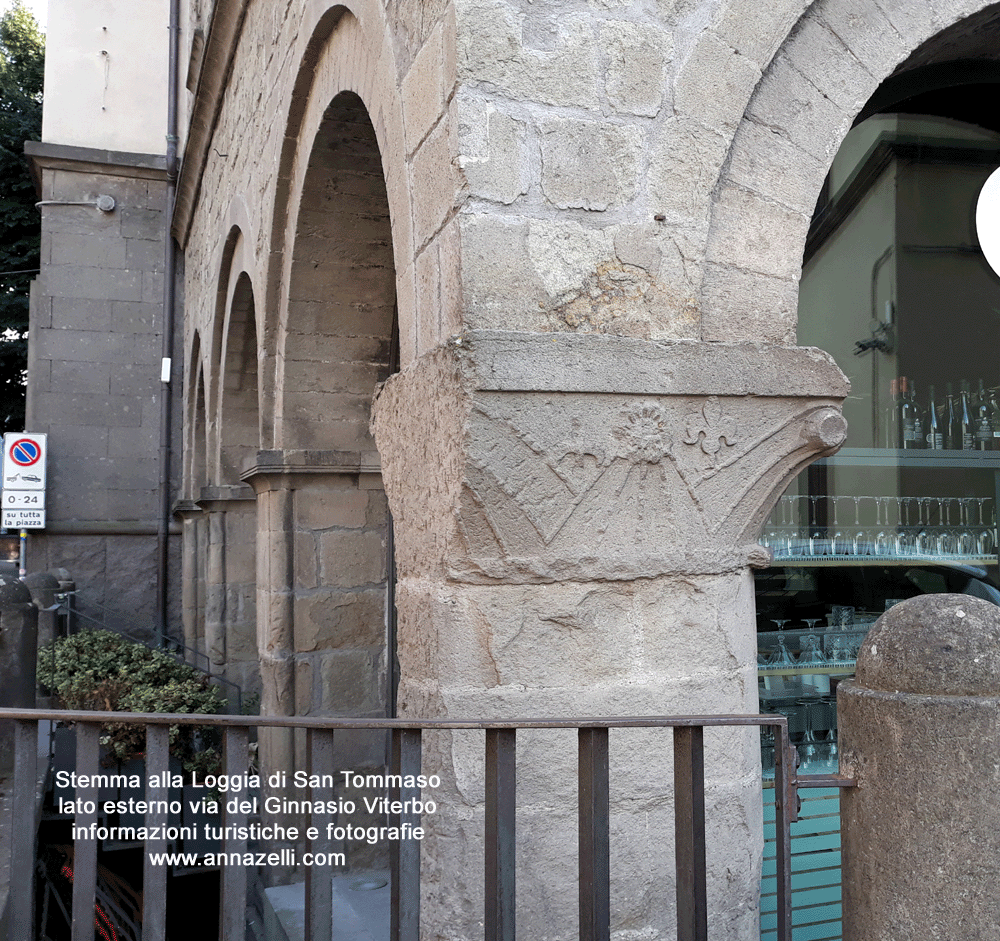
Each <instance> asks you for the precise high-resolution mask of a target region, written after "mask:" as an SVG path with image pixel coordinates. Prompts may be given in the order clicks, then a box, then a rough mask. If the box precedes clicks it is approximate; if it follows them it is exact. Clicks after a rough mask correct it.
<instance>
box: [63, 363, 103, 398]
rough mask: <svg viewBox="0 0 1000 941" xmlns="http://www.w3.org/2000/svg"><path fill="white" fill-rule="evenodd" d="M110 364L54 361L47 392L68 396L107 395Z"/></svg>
mask: <svg viewBox="0 0 1000 941" xmlns="http://www.w3.org/2000/svg"><path fill="white" fill-rule="evenodd" d="M111 368H112V367H111V364H110V363H85V362H80V361H78V360H77V361H74V360H55V361H54V362H53V363H52V368H51V373H50V385H49V391H51V392H52V393H53V394H58V393H62V394H64V395H70V394H73V393H76V392H93V393H103V394H105V395H106V394H107V393H108V392H109V391H112V390H111Z"/></svg>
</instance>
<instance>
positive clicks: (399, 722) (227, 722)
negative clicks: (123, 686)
mask: <svg viewBox="0 0 1000 941" xmlns="http://www.w3.org/2000/svg"><path fill="white" fill-rule="evenodd" d="M2 719H30V720H32V721H37V720H43V721H54V722H101V723H103V722H130V723H134V724H136V725H210V726H219V727H229V726H235V727H238V728H251V727H256V726H262V727H264V728H287V729H479V730H482V729H495V730H502V729H510V730H514V729H573V730H576V729H579V728H581V727H582V726H588V727H591V728H595V729H657V728H667V729H670V728H685V727H688V726H703V727H706V728H707V727H710V726H711V727H713V728H717V727H720V726H743V725H746V726H760V725H770V726H781V727H782V728H787V727H788V725H787V723H788V720H787V719H786V718H785V717H784V716H780V715H747V714H739V715H706V716H696V715H691V716H622V717H616V718H613V719H607V718H598V717H592V718H588V717H581V718H577V719H502V720H496V721H482V720H477V719H342V718H333V717H330V718H327V717H323V716H243V715H209V714H207V715H202V714H200V713H198V714H190V713H187V714H186V713H163V712H127V713H123V712H97V711H94V712H90V711H83V710H70V709H13V708H3V709H0V720H2Z"/></svg>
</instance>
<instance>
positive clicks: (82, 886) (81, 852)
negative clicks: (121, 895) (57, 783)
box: [29, 722, 101, 941]
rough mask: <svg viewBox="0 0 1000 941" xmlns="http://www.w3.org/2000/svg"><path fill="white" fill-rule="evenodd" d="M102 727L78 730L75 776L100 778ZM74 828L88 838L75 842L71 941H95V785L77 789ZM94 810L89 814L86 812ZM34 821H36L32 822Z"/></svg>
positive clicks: (89, 724)
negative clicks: (93, 834)
mask: <svg viewBox="0 0 1000 941" xmlns="http://www.w3.org/2000/svg"><path fill="white" fill-rule="evenodd" d="M100 733H101V727H100V725H97V724H96V723H93V722H80V723H78V724H77V726H76V772H77V775H78V776H79V777H81V778H82V777H86V778H89V779H90V780H93V778H94V776H96V774H97V765H98V749H99V745H100ZM74 797H75V798H76V816H75V817H74V821H73V822H74V825H75V826H76V828H77V829H78V830H83V831H87V833H88V836H87V837H84V838H82V839H76V840H74V841H73V849H74V852H73V931H72V941H94V902H95V898H96V896H97V840H93V839H90V837H89V833H90V832H91V831H92V830H93V829H96V827H97V803H98V797H99V792H98V788H97V786H96V785H94V784H88V785H87V786H86V787H80V786H79V781H78V783H77V787H76V788H75V794H74ZM87 807H90V808H93V809H92V810H87V809H86V808H87ZM29 819H33V818H29Z"/></svg>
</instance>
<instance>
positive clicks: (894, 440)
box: [885, 379, 899, 448]
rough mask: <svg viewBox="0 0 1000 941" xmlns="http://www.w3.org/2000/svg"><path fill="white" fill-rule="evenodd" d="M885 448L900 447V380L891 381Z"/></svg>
mask: <svg viewBox="0 0 1000 941" xmlns="http://www.w3.org/2000/svg"><path fill="white" fill-rule="evenodd" d="M885 446H886V447H887V448H898V447H899V380H898V379H890V380H889V407H888V408H887V409H886V422H885Z"/></svg>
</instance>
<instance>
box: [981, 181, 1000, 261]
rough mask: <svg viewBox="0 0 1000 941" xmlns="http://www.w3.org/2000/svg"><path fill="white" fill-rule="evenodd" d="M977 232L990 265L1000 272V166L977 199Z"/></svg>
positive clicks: (984, 185)
mask: <svg viewBox="0 0 1000 941" xmlns="http://www.w3.org/2000/svg"><path fill="white" fill-rule="evenodd" d="M976 232H977V233H978V235H979V247H980V248H981V249H982V250H983V254H984V255H985V256H986V260H987V261H988V262H989V264H990V267H991V268H992V269H993V270H994V271H995V272H997V273H998V274H1000V168H997V169H996V170H994V171H993V172H992V173H991V174H990V175H989V176H988V177H987V179H986V182H985V183H984V184H983V188H982V189H981V190H980V191H979V199H978V200H977V201H976Z"/></svg>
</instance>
